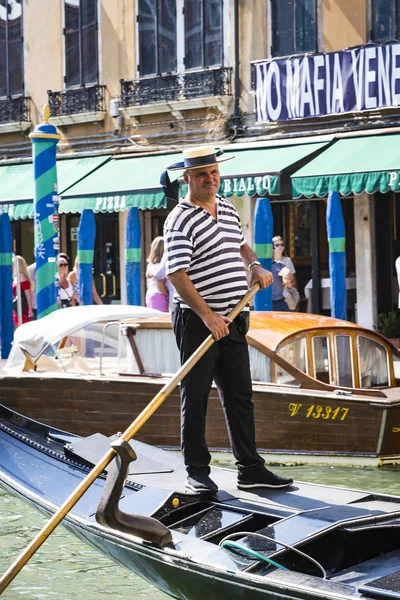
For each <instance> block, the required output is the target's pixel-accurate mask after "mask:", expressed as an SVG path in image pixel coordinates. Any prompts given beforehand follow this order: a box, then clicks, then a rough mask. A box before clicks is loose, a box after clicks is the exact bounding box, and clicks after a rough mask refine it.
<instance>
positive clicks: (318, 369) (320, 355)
mask: <svg viewBox="0 0 400 600" xmlns="http://www.w3.org/2000/svg"><path fill="white" fill-rule="evenodd" d="M312 342H313V353H314V369H315V377H316V379H318V380H319V381H322V382H323V383H328V384H329V383H330V377H329V348H328V338H327V337H326V336H318V337H313V339H312Z"/></svg>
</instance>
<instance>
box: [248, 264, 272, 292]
mask: <svg viewBox="0 0 400 600" xmlns="http://www.w3.org/2000/svg"><path fill="white" fill-rule="evenodd" d="M273 280H274V278H273V277H272V273H271V272H270V271H267V269H263V268H262V267H261V266H258V265H254V267H252V268H251V277H250V287H253V285H254V284H255V283H259V284H260V288H261V289H262V290H264V289H265V288H267V287H268V286H270V285H271V283H272V282H273Z"/></svg>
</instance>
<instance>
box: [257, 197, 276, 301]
mask: <svg viewBox="0 0 400 600" xmlns="http://www.w3.org/2000/svg"><path fill="white" fill-rule="evenodd" d="M273 235H274V218H273V216H272V210H271V204H270V202H269V200H268V198H258V200H257V202H256V208H255V212H254V251H255V253H256V254H257V256H258V259H259V261H260V263H261V265H262V267H263V268H264V269H267V270H268V271H271V270H272V236H273ZM254 309H255V310H272V285H270V286H269V287H268V288H266V289H265V290H260V291H259V292H257V294H256V295H255V296H254Z"/></svg>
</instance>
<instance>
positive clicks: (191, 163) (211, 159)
mask: <svg viewBox="0 0 400 600" xmlns="http://www.w3.org/2000/svg"><path fill="white" fill-rule="evenodd" d="M182 156H183V161H182V162H179V163H175V164H173V165H171V166H170V167H167V170H168V171H179V170H182V169H198V168H200V167H209V166H210V165H216V164H217V163H220V162H225V161H226V160H231V158H234V157H233V156H223V151H222V150H216V149H215V148H214V146H197V147H196V148H187V149H186V150H183V152H182Z"/></svg>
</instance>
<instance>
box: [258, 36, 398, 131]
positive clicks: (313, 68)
mask: <svg viewBox="0 0 400 600" xmlns="http://www.w3.org/2000/svg"><path fill="white" fill-rule="evenodd" d="M253 68H254V91H255V101H256V116H257V122H259V123H260V122H265V121H287V120H291V119H303V118H307V117H317V116H324V115H333V114H341V113H346V112H356V111H357V112H358V111H362V110H373V109H376V108H385V107H395V106H400V43H394V44H387V45H385V46H365V47H362V48H353V49H351V50H342V51H340V52H329V53H326V54H315V55H311V56H310V55H307V56H302V57H297V58H288V59H282V60H269V61H263V62H259V63H255V64H254V67H253Z"/></svg>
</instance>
